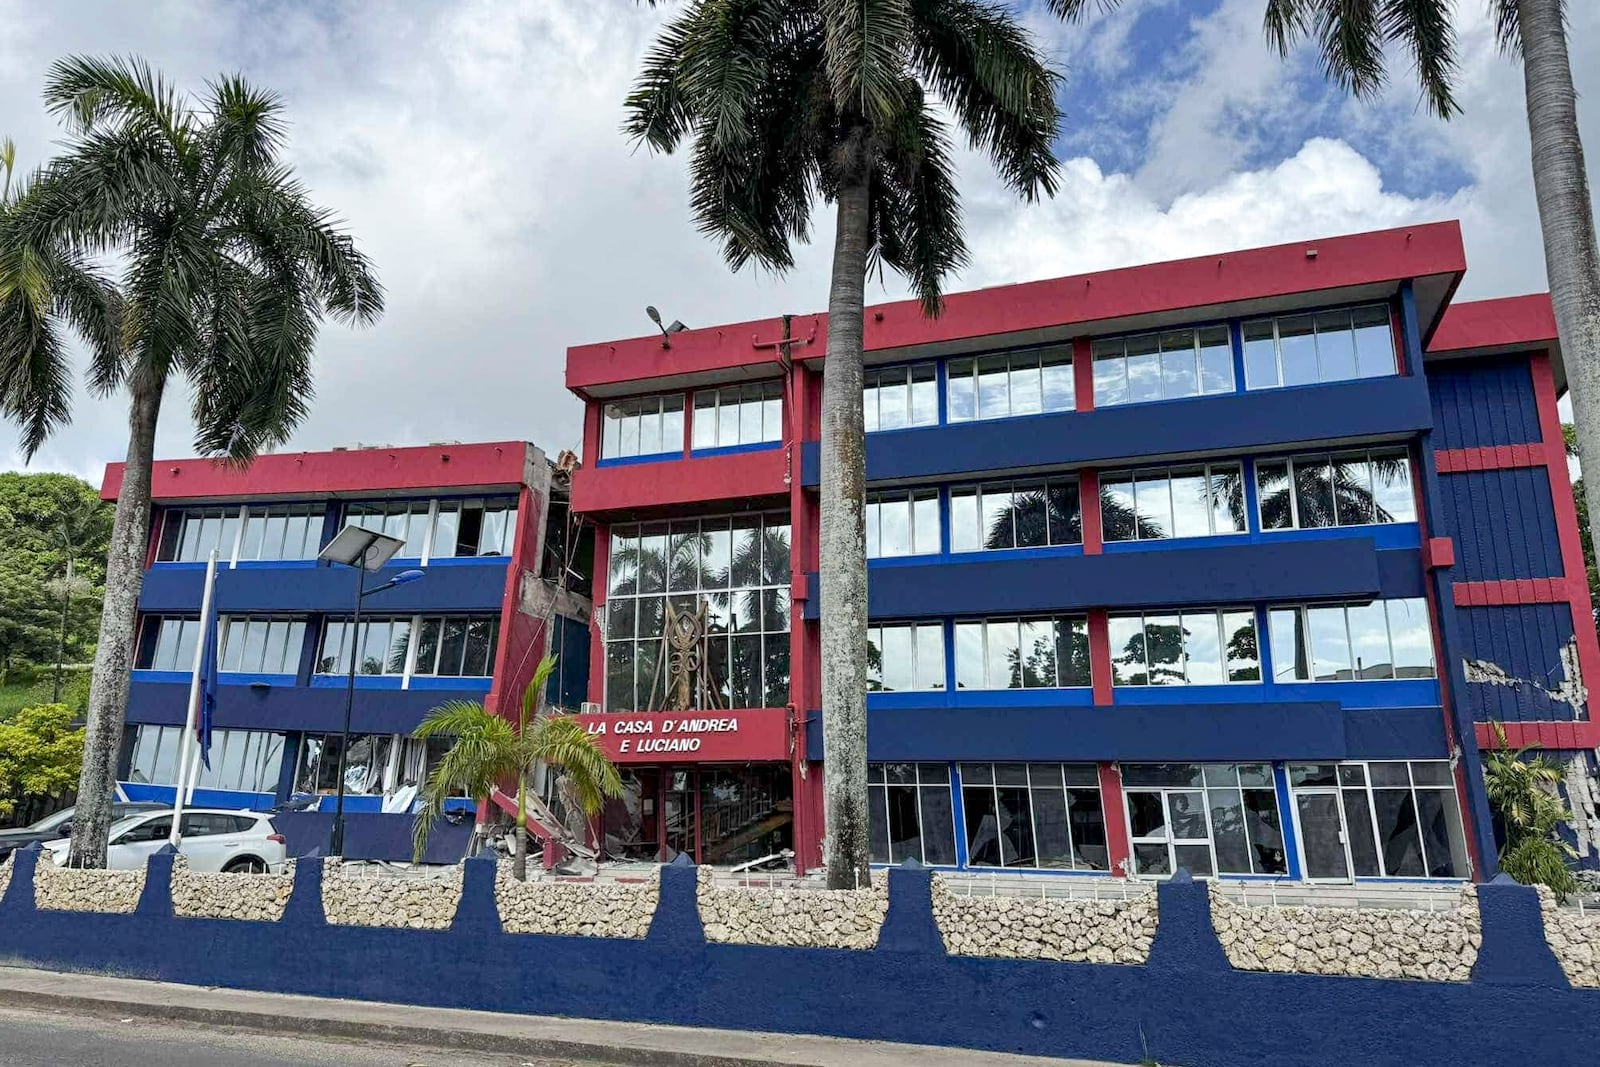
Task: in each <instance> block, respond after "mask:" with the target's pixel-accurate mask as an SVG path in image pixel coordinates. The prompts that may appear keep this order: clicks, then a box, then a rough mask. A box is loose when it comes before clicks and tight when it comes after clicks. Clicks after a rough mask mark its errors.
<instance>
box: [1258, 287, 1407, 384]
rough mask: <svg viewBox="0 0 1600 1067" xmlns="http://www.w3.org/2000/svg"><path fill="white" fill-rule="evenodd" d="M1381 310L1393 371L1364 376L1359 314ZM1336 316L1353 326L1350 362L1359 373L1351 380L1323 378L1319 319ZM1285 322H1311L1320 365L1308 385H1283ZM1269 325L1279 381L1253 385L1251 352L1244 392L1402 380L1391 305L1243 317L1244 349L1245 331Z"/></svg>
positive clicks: (1317, 360) (1333, 308)
mask: <svg viewBox="0 0 1600 1067" xmlns="http://www.w3.org/2000/svg"><path fill="white" fill-rule="evenodd" d="M1379 308H1381V309H1382V310H1383V313H1384V326H1385V328H1386V329H1387V331H1388V334H1389V349H1390V352H1391V356H1392V369H1391V370H1390V371H1389V372H1388V373H1386V374H1365V375H1364V374H1361V373H1360V349H1359V348H1358V347H1357V345H1356V331H1357V330H1358V329H1359V327H1357V326H1356V325H1355V322H1356V315H1357V314H1358V313H1360V312H1362V311H1371V310H1375V309H1379ZM1337 314H1343V315H1345V316H1346V317H1347V320H1348V322H1349V323H1350V325H1349V327H1348V333H1349V335H1350V359H1351V365H1352V366H1353V367H1355V369H1356V373H1355V374H1354V375H1352V376H1349V377H1338V378H1326V377H1323V373H1322V367H1323V358H1322V350H1321V344H1320V342H1319V341H1318V340H1317V338H1319V337H1321V336H1322V331H1321V328H1320V325H1319V323H1318V320H1319V318H1321V317H1324V316H1328V315H1337ZM1284 319H1310V320H1311V323H1312V333H1311V335H1310V336H1311V337H1312V340H1313V347H1314V350H1315V353H1316V362H1317V376H1316V378H1315V379H1314V380H1312V381H1309V382H1295V383H1285V382H1284V378H1283V336H1282V330H1281V327H1280V323H1281V322H1282V321H1283V320H1284ZM1268 322H1270V323H1271V324H1272V338H1271V340H1272V355H1273V369H1274V371H1275V373H1276V378H1275V379H1274V381H1273V382H1271V383H1267V384H1257V383H1253V382H1251V381H1250V359H1249V354H1248V352H1246V354H1245V361H1244V369H1245V381H1244V391H1245V392H1247V393H1251V392H1261V391H1266V390H1271V389H1294V388H1298V387H1302V386H1308V385H1330V384H1333V383H1336V382H1359V381H1366V380H1368V379H1373V378H1394V377H1399V376H1400V368H1401V356H1400V352H1399V349H1398V346H1397V345H1396V343H1395V326H1394V311H1393V308H1391V307H1390V306H1389V305H1388V304H1385V303H1381V302H1379V303H1372V302H1366V303H1355V304H1338V305H1334V306H1332V307H1321V308H1307V309H1304V310H1295V311H1286V312H1283V313H1282V314H1278V315H1259V316H1252V317H1249V318H1241V319H1240V320H1239V336H1240V339H1241V345H1242V347H1247V346H1248V342H1247V341H1245V340H1244V335H1245V331H1246V330H1247V329H1248V328H1250V327H1251V326H1260V325H1262V324H1263V323H1268ZM1263 340H1265V338H1263Z"/></svg>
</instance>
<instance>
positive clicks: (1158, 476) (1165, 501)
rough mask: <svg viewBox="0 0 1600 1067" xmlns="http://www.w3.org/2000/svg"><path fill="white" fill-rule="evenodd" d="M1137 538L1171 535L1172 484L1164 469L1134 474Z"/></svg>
mask: <svg viewBox="0 0 1600 1067" xmlns="http://www.w3.org/2000/svg"><path fill="white" fill-rule="evenodd" d="M1135 479H1136V482H1137V484H1136V485H1135V487H1134V507H1135V509H1136V513H1137V515H1138V522H1139V539H1140V540H1144V539H1145V538H1147V537H1171V536H1172V485H1171V482H1170V480H1169V479H1168V478H1167V472H1166V471H1157V472H1155V473H1150V474H1138V475H1136V476H1135Z"/></svg>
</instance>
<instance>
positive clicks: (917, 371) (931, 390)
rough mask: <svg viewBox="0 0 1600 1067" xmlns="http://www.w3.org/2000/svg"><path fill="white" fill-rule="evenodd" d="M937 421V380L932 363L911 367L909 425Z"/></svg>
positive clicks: (927, 424) (935, 422)
mask: <svg viewBox="0 0 1600 1067" xmlns="http://www.w3.org/2000/svg"><path fill="white" fill-rule="evenodd" d="M938 422H939V382H938V377H937V375H936V374H935V372H934V368H933V365H932V364H926V363H925V364H923V365H921V366H918V367H913V368H911V425H913V426H933V425H936V424H937V423H938Z"/></svg>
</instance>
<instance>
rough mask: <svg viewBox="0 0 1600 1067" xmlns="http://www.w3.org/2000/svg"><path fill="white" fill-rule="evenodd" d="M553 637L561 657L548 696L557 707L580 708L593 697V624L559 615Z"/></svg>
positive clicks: (546, 692) (552, 676)
mask: <svg viewBox="0 0 1600 1067" xmlns="http://www.w3.org/2000/svg"><path fill="white" fill-rule="evenodd" d="M550 639H551V640H550V651H551V652H553V653H555V655H556V656H557V659H556V670H555V673H554V674H552V675H551V676H550V682H549V686H548V688H546V690H545V699H547V700H549V701H550V703H552V704H554V705H556V706H557V707H562V708H577V707H578V706H579V705H580V704H582V703H583V702H584V701H585V700H587V699H589V697H588V693H589V627H588V626H587V625H585V624H584V623H581V622H579V621H577V620H576V619H569V618H567V617H566V616H565V615H557V616H556V617H555V625H554V626H552V627H551V630H550Z"/></svg>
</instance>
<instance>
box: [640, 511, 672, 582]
mask: <svg viewBox="0 0 1600 1067" xmlns="http://www.w3.org/2000/svg"><path fill="white" fill-rule="evenodd" d="M638 568H639V585H638V592H641V593H664V592H666V589H667V526H666V524H665V523H658V524H655V525H652V526H646V527H644V528H643V529H642V531H641V533H640V536H639V552H638Z"/></svg>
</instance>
